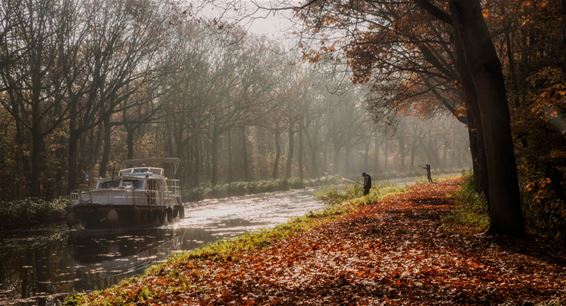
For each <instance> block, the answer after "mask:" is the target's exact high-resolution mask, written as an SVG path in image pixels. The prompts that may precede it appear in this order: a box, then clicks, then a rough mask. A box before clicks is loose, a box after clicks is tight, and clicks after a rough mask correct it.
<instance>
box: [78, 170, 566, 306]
mask: <svg viewBox="0 0 566 306" xmlns="http://www.w3.org/2000/svg"><path fill="white" fill-rule="evenodd" d="M460 183H461V181H458V180H451V181H447V182H441V183H438V184H418V185H416V186H414V187H411V188H410V189H409V191H408V192H406V193H402V194H396V195H392V196H388V197H386V198H385V199H383V200H382V201H379V203H375V202H376V200H378V199H379V198H381V197H382V196H383V194H381V195H378V194H376V193H373V194H372V196H370V197H363V198H358V199H355V200H352V201H349V202H346V203H342V204H340V205H335V206H332V207H331V208H329V209H327V210H326V211H324V212H321V213H314V214H311V215H308V216H305V217H303V218H299V219H296V220H295V221H293V222H291V223H288V224H286V225H282V226H279V227H277V228H276V229H272V230H268V231H264V232H261V233H260V234H257V233H256V234H250V235H244V236H241V237H239V238H237V239H236V240H234V241H229V242H226V241H221V242H218V243H215V244H212V245H210V246H209V247H205V248H203V249H199V250H196V251H193V252H189V253H185V254H183V255H179V256H177V257H175V258H174V259H172V260H170V261H168V262H167V263H165V264H162V265H160V266H157V267H154V268H152V269H150V270H149V271H148V272H147V273H146V275H144V276H142V277H137V278H133V279H129V280H126V281H124V282H121V283H120V284H118V285H116V286H114V287H112V288H110V289H107V290H104V291H99V292H93V293H91V294H89V295H80V296H71V297H69V298H68V299H67V304H68V305H74V304H81V303H82V304H89V305H92V304H94V305H102V304H122V303H126V304H128V303H149V304H152V303H163V304H174V303H187V304H192V303H200V304H227V303H230V302H233V303H236V304H298V303H307V304H308V303H314V302H315V301H316V302H317V303H322V304H352V303H362V304H367V303H382V302H386V303H404V304H414V303H421V304H437V303H467V304H489V303H504V302H507V303H511V304H515V303H524V302H532V303H536V302H543V301H558V303H560V302H562V303H564V302H565V301H564V300H563V297H564V296H565V295H566V291H565V289H564V288H565V286H564V283H565V277H564V275H566V266H565V265H564V261H563V260H561V259H563V257H560V256H563V255H564V254H559V255H558V257H557V255H556V253H554V252H555V250H551V249H550V248H549V247H547V246H544V244H542V243H541V242H539V241H537V240H530V241H524V240H510V239H507V238H505V239H504V238H497V237H482V236H479V235H477V234H476V233H474V232H470V231H469V230H459V229H460V228H459V227H458V226H457V225H451V226H444V225H443V224H442V223H441V221H440V220H441V218H442V217H443V216H445V215H446V214H447V213H448V212H449V211H450V209H452V208H453V205H454V203H453V202H454V198H453V197H452V196H451V195H452V194H453V193H454V192H455V191H456V190H457V189H458V188H459V184H460ZM398 191H399V190H397V191H393V193H394V194H395V193H398ZM382 192H385V191H382ZM366 204H370V205H366ZM551 254H553V255H551ZM560 298H562V300H560Z"/></svg>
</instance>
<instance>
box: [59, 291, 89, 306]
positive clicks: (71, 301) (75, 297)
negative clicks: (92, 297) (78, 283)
mask: <svg viewBox="0 0 566 306" xmlns="http://www.w3.org/2000/svg"><path fill="white" fill-rule="evenodd" d="M83 303H85V296H84V295H82V294H76V293H72V294H69V295H67V297H66V298H65V301H64V302H63V306H76V305H81V304H83Z"/></svg>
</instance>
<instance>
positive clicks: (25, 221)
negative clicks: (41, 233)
mask: <svg viewBox="0 0 566 306" xmlns="http://www.w3.org/2000/svg"><path fill="white" fill-rule="evenodd" d="M68 206H69V199H68V198H56V199H53V200H50V201H47V200H43V199H37V198H27V199H22V200H13V201H0V220H2V222H0V230H13V229H21V228H29V227H31V226H41V225H48V224H53V223H59V222H63V221H64V220H65V215H66V214H67V207H68Z"/></svg>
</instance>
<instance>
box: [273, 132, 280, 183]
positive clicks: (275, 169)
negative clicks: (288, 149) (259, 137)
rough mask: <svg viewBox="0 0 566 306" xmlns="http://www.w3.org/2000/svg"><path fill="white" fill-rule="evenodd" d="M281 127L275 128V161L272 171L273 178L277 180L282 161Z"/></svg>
mask: <svg viewBox="0 0 566 306" xmlns="http://www.w3.org/2000/svg"><path fill="white" fill-rule="evenodd" d="M280 133H281V132H280V131H279V125H276V126H275V130H274V133H273V139H274V141H275V159H274V160H273V168H272V170H271V178H272V179H274V180H275V179H277V177H279V160H280V159H281V135H280Z"/></svg>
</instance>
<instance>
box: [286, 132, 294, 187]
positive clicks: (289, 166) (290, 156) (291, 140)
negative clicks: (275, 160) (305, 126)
mask: <svg viewBox="0 0 566 306" xmlns="http://www.w3.org/2000/svg"><path fill="white" fill-rule="evenodd" d="M294 127H295V122H289V128H288V131H287V134H288V136H289V151H288V152H287V169H286V171H285V178H286V179H288V178H290V177H291V170H292V168H293V153H294V152H295V132H294V130H293V128H294Z"/></svg>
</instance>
